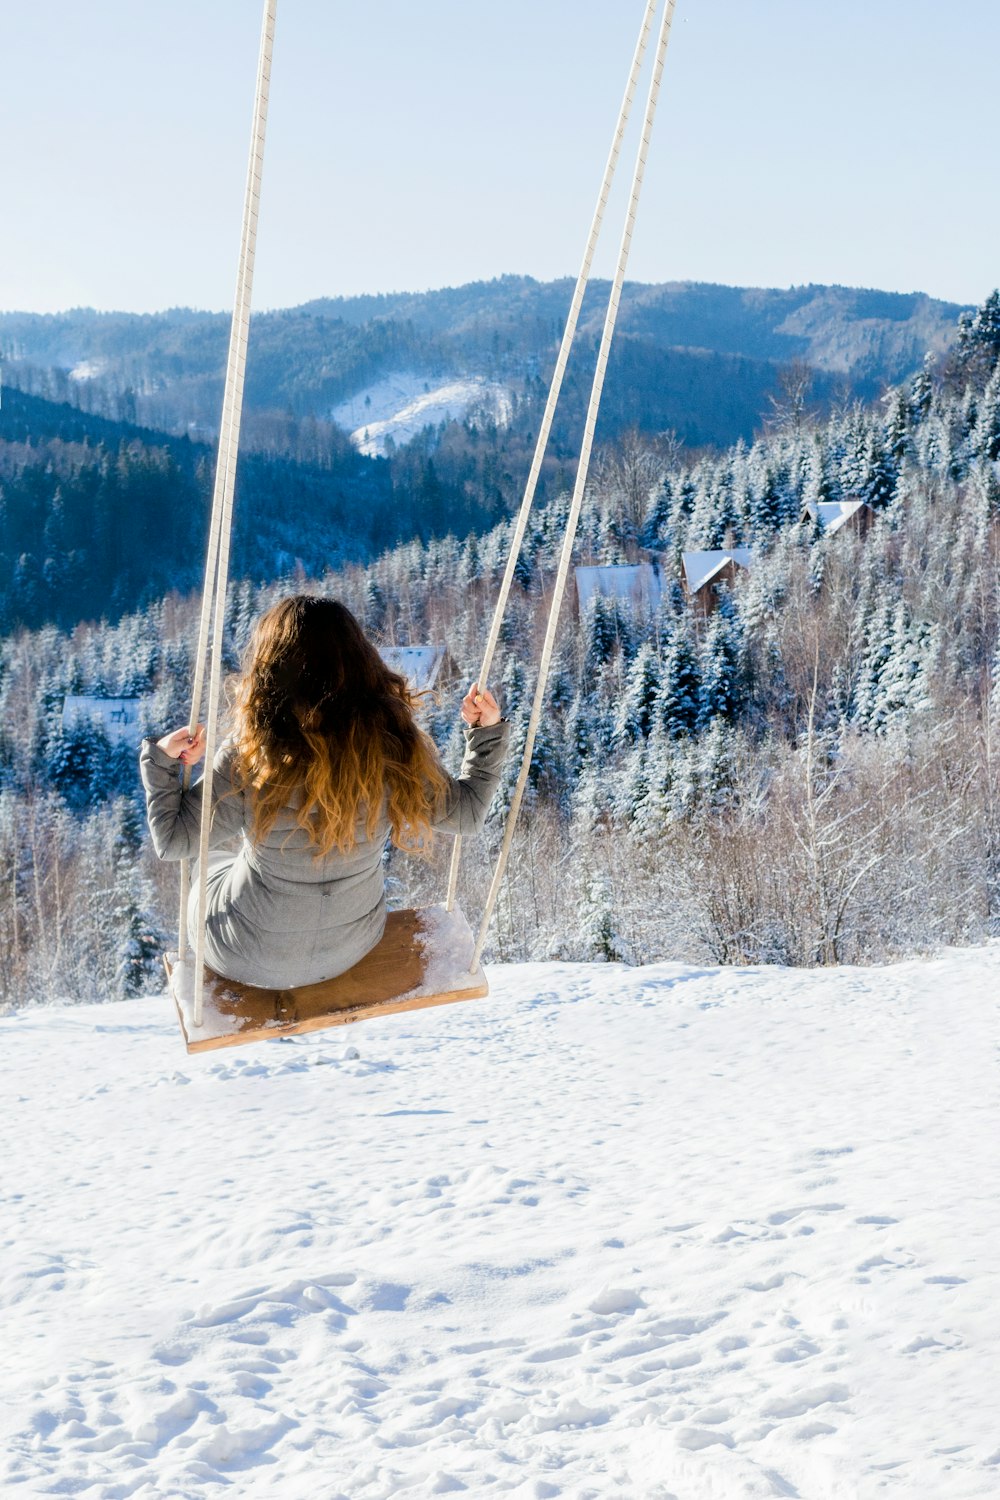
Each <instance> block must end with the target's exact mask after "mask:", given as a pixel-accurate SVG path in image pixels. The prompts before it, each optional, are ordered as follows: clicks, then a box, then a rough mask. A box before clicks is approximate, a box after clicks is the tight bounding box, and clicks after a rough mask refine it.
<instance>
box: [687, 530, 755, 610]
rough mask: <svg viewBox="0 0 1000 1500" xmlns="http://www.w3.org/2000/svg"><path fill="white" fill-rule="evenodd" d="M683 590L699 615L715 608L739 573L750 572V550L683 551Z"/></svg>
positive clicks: (737, 548) (732, 548) (744, 548)
mask: <svg viewBox="0 0 1000 1500" xmlns="http://www.w3.org/2000/svg"><path fill="white" fill-rule="evenodd" d="M681 566H682V567H683V569H684V588H685V590H686V592H687V596H688V603H689V604H690V605H691V607H692V609H694V610H696V611H697V613H698V614H700V615H702V616H707V615H710V614H711V613H712V612H713V610H715V609H717V608H718V604H719V595H720V593H721V591H722V589H724V588H732V586H733V584H734V583H735V582H736V579H737V578H738V577H739V575H740V573H747V572H749V570H750V548H749V547H730V548H728V549H727V550H726V551H724V552H723V551H718V552H683V553H682V554H681Z"/></svg>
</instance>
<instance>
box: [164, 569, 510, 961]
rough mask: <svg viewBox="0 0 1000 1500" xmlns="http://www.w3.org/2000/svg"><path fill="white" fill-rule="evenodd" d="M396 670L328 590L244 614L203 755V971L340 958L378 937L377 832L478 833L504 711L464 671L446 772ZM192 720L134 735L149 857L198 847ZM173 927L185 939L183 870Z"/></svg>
mask: <svg viewBox="0 0 1000 1500" xmlns="http://www.w3.org/2000/svg"><path fill="white" fill-rule="evenodd" d="M413 708H414V703H413V699H412V698H411V696H410V693H409V692H408V690H407V687H406V683H405V681H404V679H403V678H402V677H400V676H399V675H398V674H397V673H395V672H392V671H390V670H389V668H388V667H387V666H386V664H385V662H384V661H383V660H382V658H381V656H380V655H379V653H378V651H377V650H376V649H375V647H374V646H373V645H372V644H371V642H370V641H368V640H367V639H366V637H365V635H364V634H363V632H362V630H361V627H360V626H359V624H358V622H357V620H356V619H355V618H354V616H353V615H352V614H351V613H350V611H349V610H348V609H346V608H345V607H344V605H342V604H339V603H337V602H336V600H333V599H319V598H313V597H311V596H309V595H306V594H297V595H294V596H293V597H291V598H289V599H284V600H282V601H281V603H280V604H276V605H275V606H274V607H273V608H272V609H270V610H268V611H267V613H266V614H265V615H263V616H262V617H261V619H260V620H259V621H258V622H257V625H256V628H255V630H254V633H253V637H252V639H251V642H250V646H249V649H248V651H247V655H246V660H245V664H244V668H243V672H242V675H241V677H240V678H239V681H238V684H237V688H236V694H235V711H234V715H233V725H232V732H231V734H230V736H229V738H228V739H227V740H226V741H225V742H224V743H223V744H222V746H221V747H220V749H219V751H218V753H217V755H216V757H215V763H214V774H213V786H212V804H213V822H212V838H211V847H212V850H213V853H212V854H211V855H210V858H209V870H208V909H207V930H206V939H205V961H206V963H207V964H208V965H209V967H210V968H212V969H214V970H215V972H216V973H217V974H220V975H222V976H223V977H225V978H227V979H234V980H237V981H239V982H240V983H243V984H251V985H258V986H261V987H263V988H273V989H293V988H295V987H297V986H299V985H305V984H316V983H318V982H319V981H321V980H324V979H332V978H333V977H334V976H335V975H337V974H342V973H344V971H345V970H347V969H349V968H351V967H352V966H353V965H354V964H356V963H357V962H358V960H359V959H361V958H363V957H364V955H365V954H366V953H368V952H369V951H370V950H371V949H372V948H374V947H375V945H376V943H377V942H378V941H379V939H380V938H381V936H382V931H383V928H384V926H385V918H386V903H385V882H384V874H383V868H382V852H383V849H384V846H385V842H386V839H387V838H388V837H389V836H391V838H392V842H393V843H394V844H395V845H396V846H397V848H400V849H408V850H418V851H419V850H421V849H425V848H426V847H427V846H428V845H429V843H430V842H431V840H432V838H433V835H434V834H435V833H438V832H441V833H454V834H468V833H474V832H478V831H479V830H480V829H481V828H482V826H483V824H484V822H485V820H486V813H487V810H488V808H489V805H490V802H491V801H492V798H493V794H494V792H495V791H496V788H497V783H498V781H499V777H500V765H501V763H502V761H503V756H504V751H505V749H506V744H507V725H506V723H505V722H504V721H503V720H501V718H500V709H499V707H498V705H497V702H496V699H495V698H494V697H493V696H492V694H490V693H489V692H487V691H486V690H485V689H482V690H480V689H479V687H478V686H477V685H475V684H474V685H473V687H472V688H471V689H470V691H469V693H468V694H467V696H466V698H465V700H464V702H463V703H462V719H463V720H464V722H465V724H466V726H467V728H466V750H465V759H464V761H463V764H462V770H461V774H460V775H459V777H458V778H457V780H456V779H455V778H453V777H451V776H449V775H448V773H447V772H446V771H445V769H444V767H443V766H442V765H441V762H440V760H439V758H438V754H437V751H436V750H435V748H434V745H433V743H432V741H431V740H430V738H429V736H428V735H427V734H426V733H425V732H424V731H423V730H422V729H420V728H419V727H418V725H417V724H416V722H415V720H414V716H413ZM204 753H205V739H204V730H203V729H202V728H201V727H199V729H198V732H197V734H196V735H195V736H194V738H193V739H192V738H191V737H190V736H189V734H188V730H187V728H186V727H185V728H183V729H177V730H175V731H174V732H173V733H172V734H168V735H165V736H164V737H163V739H160V740H152V739H150V740H146V741H145V742H144V744H143V747H142V753H141V757H140V766H141V770H142V780H143V785H144V787H145V789H146V811H147V818H148V822H149V830H150V833H151V835H152V839H153V846H154V848H155V849H156V853H157V854H158V855H159V857H160V859H172V860H179V859H186V858H190V857H191V856H193V855H196V854H197V852H198V829H199V822H200V817H201V800H202V798H201V783H198V784H197V785H195V786H192V787H190V788H188V789H187V790H184V789H182V786H181V780H180V776H179V774H178V771H179V764H178V763H179V762H180V763H182V764H185V765H189V766H191V765H194V764H196V763H197V762H198V761H199V760H200V759H201V758H202V756H203V755H204ZM192 885H193V890H192V899H191V901H190V903H189V905H188V929H189V932H190V933H191V943H192V947H193V946H194V933H195V928H196V924H197V920H198V900H197V882H192Z"/></svg>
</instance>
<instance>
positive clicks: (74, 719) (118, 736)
mask: <svg viewBox="0 0 1000 1500" xmlns="http://www.w3.org/2000/svg"><path fill="white" fill-rule="evenodd" d="M148 701H149V700H148V699H145V698H104V697H101V695H100V694H98V693H67V694H66V696H65V698H64V699H63V706H62V724H63V728H64V729H69V728H70V727H72V726H73V725H76V724H92V723H93V722H94V721H95V720H97V721H98V722H99V723H100V724H101V725H102V726H103V728H104V731H105V733H106V734H107V736H108V739H109V740H112V741H119V740H126V741H128V742H130V743H134V744H138V742H139V740H140V738H141V737H142V729H143V723H142V706H143V704H144V703H146V702H148Z"/></svg>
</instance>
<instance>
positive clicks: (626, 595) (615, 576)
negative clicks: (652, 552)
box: [574, 562, 660, 611]
mask: <svg viewBox="0 0 1000 1500" xmlns="http://www.w3.org/2000/svg"><path fill="white" fill-rule="evenodd" d="M574 574H575V576H576V594H577V599H578V600H579V603H580V609H581V611H582V610H585V609H586V608H587V605H588V604H589V603H590V601H591V599H593V597H594V595H595V594H599V595H600V596H601V598H602V599H624V600H626V601H627V602H628V603H629V604H644V605H646V607H647V608H649V609H655V608H656V606H657V605H658V604H659V602H660V578H659V574H658V573H657V571H656V569H655V568H654V566H653V564H652V563H648V562H641V563H615V564H611V565H609V566H607V567H589V566H588V567H579V568H575V569H574Z"/></svg>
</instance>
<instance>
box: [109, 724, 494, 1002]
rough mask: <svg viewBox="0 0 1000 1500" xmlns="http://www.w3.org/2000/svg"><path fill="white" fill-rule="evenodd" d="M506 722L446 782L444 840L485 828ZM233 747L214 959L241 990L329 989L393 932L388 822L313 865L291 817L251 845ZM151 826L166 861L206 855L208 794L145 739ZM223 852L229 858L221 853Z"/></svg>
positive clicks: (222, 789)
mask: <svg viewBox="0 0 1000 1500" xmlns="http://www.w3.org/2000/svg"><path fill="white" fill-rule="evenodd" d="M507 733H508V726H507V724H506V723H500V724H496V725H493V726H491V727H489V728H479V729H467V730H466V736H465V737H466V749H465V758H464V760H463V762H462V770H461V774H460V775H459V777H458V779H457V780H456V779H454V778H449V785H448V789H447V797H446V805H445V810H444V813H443V814H442V816H441V817H440V818H439V819H438V820H437V821H436V822H435V824H434V828H435V831H436V832H441V833H452V834H456V833H457V834H463V835H464V834H469V833H477V832H479V830H480V829H481V828H482V826H483V824H484V822H485V821H486V814H487V811H488V810H489V805H490V803H491V801H492V800H493V794H494V792H495V791H496V788H497V783H498V782H499V779H500V766H501V764H502V762H503V757H504V752H505V750H506V746H507ZM234 755H235V751H234V748H233V745H232V743H231V742H230V741H227V742H226V743H225V744H223V745H222V746H221V748H220V749H219V751H218V753H217V754H216V757H215V770H214V773H213V780H212V805H213V815H212V833H211V849H212V850H213V851H219V852H213V853H212V854H210V856H209V870H208V920H207V928H206V939H205V961H206V963H207V964H208V965H209V967H210V968H212V969H214V970H215V972H216V973H217V974H222V975H224V976H225V977H226V978H227V979H236V980H239V981H241V982H242V983H243V984H255V985H260V986H262V987H264V988H270V989H293V988H295V986H297V985H302V984H315V983H318V982H319V981H320V980H322V979H332V978H333V976H334V975H336V974H342V973H343V972H344V971H345V969H349V968H351V966H352V965H353V964H356V963H357V962H358V960H359V959H360V958H363V957H364V955H365V954H366V953H367V952H369V950H370V949H372V948H374V946H375V944H376V943H377V942H378V940H379V938H380V937H381V936H382V930H383V928H384V926H385V916H386V903H385V881H384V874H383V868H382V851H383V848H384V847H385V842H386V839H387V838H388V835H389V820H388V818H383V820H382V822H381V823H380V825H379V828H378V830H377V832H376V835H375V837H374V838H372V839H368V838H366V837H365V835H364V830H363V829H362V830H360V835H359V839H358V842H357V844H356V845H355V847H354V849H353V850H352V851H351V852H350V853H349V854H339V853H338V852H337V851H336V850H334V851H333V853H332V854H329V855H327V856H326V857H325V858H323V859H316V858H315V850H314V848H313V846H311V845H310V843H309V839H308V835H307V833H306V831H305V830H304V829H302V828H300V827H298V825H297V824H296V822H295V811H294V809H293V808H291V807H286V808H285V809H283V811H282V812H281V813H280V814H279V816H278V820H277V822H276V823H275V826H274V828H273V829H272V830H271V832H270V833H269V834H268V836H267V838H266V839H265V840H264V841H263V842H262V843H256V842H254V841H252V840H251V837H250V833H249V829H250V822H251V819H250V808H249V806H248V801H247V797H246V794H245V793H244V792H242V791H240V790H238V789H237V788H236V787H235V786H234V784H233V761H234ZM139 765H140V770H141V772H142V782H143V786H144V787H145V789H146V816H147V820H148V822H149V831H150V833H151V835H152V838H153V847H154V848H155V850H156V852H157V854H158V855H159V857H160V859H177V860H179V859H189V858H192V857H194V856H196V855H197V852H198V830H199V824H200V819H201V804H202V784H201V782H200V781H199V782H196V783H195V784H194V785H193V786H191V787H189V788H188V789H187V790H186V791H184V790H182V787H181V777H180V771H181V767H180V764H179V762H178V761H176V760H172V759H171V758H170V756H168V755H166V754H164V752H163V751H162V750H160V749H158V748H157V746H156V742H155V740H146V741H145V742H144V744H143V747H142V752H141V754H140V758H139ZM223 850H224V851H225V853H223V852H222V851H223ZM197 921H198V889H197V882H196V881H195V880H192V893H191V900H190V902H189V905H188V931H189V933H190V934H191V944H192V947H193V946H194V934H195V931H196V926H197Z"/></svg>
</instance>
